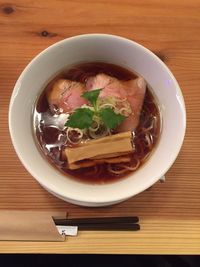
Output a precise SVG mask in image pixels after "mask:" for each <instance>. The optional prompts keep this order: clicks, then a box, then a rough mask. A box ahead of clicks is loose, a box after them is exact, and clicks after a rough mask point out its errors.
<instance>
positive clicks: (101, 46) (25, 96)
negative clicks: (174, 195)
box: [9, 34, 186, 206]
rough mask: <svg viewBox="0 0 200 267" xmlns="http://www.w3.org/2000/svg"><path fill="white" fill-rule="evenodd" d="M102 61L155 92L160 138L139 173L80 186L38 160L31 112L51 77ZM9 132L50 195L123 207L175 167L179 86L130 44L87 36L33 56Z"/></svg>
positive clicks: (182, 117)
mask: <svg viewBox="0 0 200 267" xmlns="http://www.w3.org/2000/svg"><path fill="white" fill-rule="evenodd" d="M98 60H100V61H103V62H109V63H114V64H117V65H120V66H123V67H125V68H128V69H132V70H134V71H136V72H137V73H139V74H140V75H142V76H143V77H144V78H145V79H146V80H147V82H148V83H149V84H150V85H151V87H152V88H153V91H154V93H155V94H156V96H157V98H158V101H159V103H160V108H161V113H162V120H163V126H162V133H161V137H160V140H159V144H158V145H157V148H156V149H155V151H154V153H153V154H152V156H151V157H150V158H149V159H148V161H147V162H146V163H145V164H144V166H143V167H142V168H140V169H139V170H138V171H137V172H135V173H133V174H132V175H130V176H128V177H127V178H126V179H122V180H119V181H116V182H114V183H110V184H103V185H94V184H86V183H81V182H78V181H76V180H73V179H69V178H68V177H66V176H64V175H63V174H61V173H60V172H59V171H57V170H56V168H54V167H52V166H51V165H50V164H49V162H48V161H47V160H46V159H45V158H44V157H43V156H42V155H41V153H40V152H39V151H38V148H37V146H36V144H35V141H34V137H33V118H32V112H33V107H34V104H35V101H36V98H37V97H38V95H40V93H41V90H42V88H44V85H46V84H47V81H49V80H50V79H51V78H52V77H53V76H54V75H55V73H57V72H58V71H59V70H61V69H63V67H65V66H68V65H73V64H76V63H80V62H89V61H98ZM9 128H10V134H11V138H12V142H13V145H14V148H15V150H16V153H17V155H18V157H19V158H20V160H21V162H22V163H23V165H24V166H25V168H26V169H27V170H28V171H29V173H30V174H31V175H32V176H33V177H34V178H35V179H36V180H37V181H38V182H39V183H40V184H41V185H42V186H43V187H44V188H46V189H47V190H48V191H49V192H51V193H52V194H54V195H55V196H57V197H59V198H61V199H64V200H65V201H68V202H71V203H75V204H78V205H83V206H105V205H110V204H114V203H117V202H120V201H124V200H126V199H128V198H130V197H132V196H134V195H136V194H138V193H140V192H142V191H144V190H145V189H147V188H148V187H150V186H151V185H153V184H154V183H155V182H157V181H158V180H159V178H160V177H161V176H163V175H164V174H165V173H166V172H167V170H168V169H169V168H170V166H171V165H172V163H173V162H174V161H175V159H176V157H177V155H178V153H179V151H180V148H181V145H182V142H183V139H184V134H185V128H186V112H185V106H184V100H183V96H182V93H181V90H180V88H179V85H178V83H177V81H176V80H175V78H174V76H173V75H172V73H171V72H170V70H169V69H168V68H167V67H166V65H165V64H164V63H163V62H162V61H161V60H160V59H159V58H158V57H157V56H155V55H154V54H153V53H152V52H151V51H149V50H148V49H146V48H144V47H143V46H141V45H139V44H138V43H136V42H133V41H131V40H128V39H125V38H122V37H119V36H113V35H106V34H86V35H80V36H75V37H72V38H68V39H65V40H63V41H60V42H58V43H56V44H54V45H52V46H50V47H48V48H47V49H46V50H44V51H43V52H41V53H40V54H39V55H38V56H36V57H35V58H34V59H33V60H32V61H31V62H30V63H29V64H28V66H27V67H26V68H25V70H24V71H23V72H22V74H21V75H20V77H19V79H18V81H17V83H16V85H15V88H14V91H13V94H12V97H11V101H10V109H9Z"/></svg>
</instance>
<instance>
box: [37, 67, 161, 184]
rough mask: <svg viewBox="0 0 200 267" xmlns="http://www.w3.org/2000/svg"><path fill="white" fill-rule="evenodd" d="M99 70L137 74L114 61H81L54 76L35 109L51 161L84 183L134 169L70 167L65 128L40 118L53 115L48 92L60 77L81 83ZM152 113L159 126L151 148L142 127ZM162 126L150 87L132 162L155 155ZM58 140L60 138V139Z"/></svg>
mask: <svg viewBox="0 0 200 267" xmlns="http://www.w3.org/2000/svg"><path fill="white" fill-rule="evenodd" d="M98 73H105V74H107V75H110V76H113V77H116V78H117V79H119V80H130V79H135V78H136V77H137V75H136V74H135V73H133V72H131V71H129V70H127V69H125V68H122V67H120V66H116V65H113V64H108V63H101V62H93V63H83V64H79V65H76V66H74V67H71V68H68V69H66V70H64V71H62V72H61V73H59V74H58V75H57V76H56V77H55V78H54V79H52V81H50V82H49V84H48V85H47V86H46V88H45V89H44V90H43V92H42V94H41V95H40V97H39V99H38V101H37V103H36V106H35V111H34V124H35V125H34V129H35V133H36V137H37V142H38V144H39V146H40V149H41V150H42V152H43V153H44V154H45V155H46V157H47V159H48V160H49V162H50V163H51V164H52V165H53V166H55V167H56V168H57V169H59V170H60V171H61V172H63V173H66V174H68V175H69V176H70V177H72V178H75V179H78V180H80V181H82V182H89V183H105V182H113V181H116V180H118V179H121V178H123V177H127V175H129V174H130V171H129V172H127V173H125V174H119V175H114V174H111V173H110V172H109V171H108V170H107V164H101V165H100V166H98V168H97V170H96V171H94V167H89V168H82V169H78V170H69V169H67V162H66V161H65V160H62V156H61V155H62V150H63V149H64V148H66V147H67V146H69V145H68V144H64V145H62V142H63V143H64V142H65V140H66V139H65V131H63V130H60V129H58V128H57V127H55V125H53V124H50V125H48V126H46V125H45V124H46V122H45V121H44V120H42V121H40V116H42V115H43V114H45V113H48V114H51V111H50V108H49V105H48V102H47V98H46V93H47V91H48V90H50V88H51V87H52V85H53V83H54V82H55V81H56V80H58V79H60V78H64V79H69V80H74V81H79V82H85V81H86V80H87V78H88V77H90V76H94V75H96V74H98ZM150 116H154V117H156V118H157V123H156V127H154V128H153V129H152V132H151V133H152V136H153V146H152V148H151V149H149V148H148V147H147V146H146V143H145V141H144V134H143V131H142V129H144V128H148V127H149V123H150ZM36 122H38V123H36ZM47 124H48V123H47ZM160 128H161V119H160V113H159V107H158V104H157V102H156V100H155V97H154V96H153V94H152V92H151V90H150V89H149V88H147V90H146V95H145V99H144V103H143V107H142V111H141V116H140V122H139V125H138V127H137V129H136V130H135V138H134V143H135V147H136V149H135V151H134V153H132V154H131V161H132V163H134V162H135V161H136V160H138V159H139V160H140V166H139V168H140V167H141V165H143V164H144V162H145V161H146V158H148V157H149V154H151V153H152V151H153V149H154V148H155V145H156V143H157V142H158V138H159V135H160V130H161V129H160ZM58 140H60V141H59V142H58ZM70 146H71V145H70ZM150 152H151V153H150ZM147 155H148V157H147ZM144 158H145V160H144ZM116 169H117V166H116Z"/></svg>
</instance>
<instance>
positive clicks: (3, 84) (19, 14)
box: [0, 0, 200, 254]
mask: <svg viewBox="0 0 200 267" xmlns="http://www.w3.org/2000/svg"><path fill="white" fill-rule="evenodd" d="M8 3H13V4H8ZM83 33H110V34H116V35H121V36H124V37H127V38H130V39H132V40H134V41H136V42H139V43H140V44H142V45H144V46H146V47H147V48H148V49H150V50H152V51H153V52H154V53H156V54H157V55H158V56H159V57H160V58H161V59H162V60H163V61H164V62H165V63H166V64H167V66H168V67H169V68H170V69H171V70H172V72H173V73H174V75H175V77H176V78H177V80H178V82H179V84H180V87H181V89H182V92H183V95H184V98H185V102H186V108H187V133H186V137H185V141H184V145H183V147H182V150H181V152H180V154H179V156H178V158H177V160H176V162H175V163H174V165H173V166H172V168H171V169H170V170H169V171H168V173H167V175H166V182H165V183H164V184H161V183H157V184H155V185H154V186H153V187H152V188H150V189H149V190H147V191H145V192H143V193H141V194H139V195H137V196H136V197H133V198H132V199H130V200H128V201H126V202H124V203H121V204H118V205H115V206H112V207H107V208H82V207H78V206H75V205H72V204H68V203H65V202H64V201H62V200H59V199H57V198H55V197H54V196H52V195H50V194H49V193H48V192H46V191H45V190H44V189H43V188H41V186H40V185H39V184H38V183H37V182H36V181H35V180H34V179H33V178H32V177H31V175H30V174H29V173H28V172H27V171H26V170H25V169H24V167H23V166H22V164H21V163H20V161H19V160H18V158H17V156H16V154H15V152H14V149H13V147H12V144H11V140H10V136H9V131H8V118H7V117H8V105H9V99H10V96H11V93H12V90H13V87H14V84H15V82H16V80H17V78H18V76H19V75H20V73H21V71H22V70H23V69H24V67H25V66H26V65H27V63H28V62H29V61H30V60H31V59H32V58H33V57H34V56H36V55H37V54H38V53H39V52H41V51H42V50H43V49H44V48H46V47H48V46H49V45H51V44H53V43H55V42H57V41H59V40H62V39H64V38H67V37H70V36H73V35H77V34H83ZM199 92H200V1H199V0H190V1H188V0H176V1H174V0H164V1H159V0H152V1H148V0H141V1H133V0H123V1H119V0H108V1H107V0H99V1H98V2H96V3H94V2H93V1H89V0H86V1H81V0H73V1H62V0H48V1H44V0H42V1H41V0H40V1H39V0H34V1H33V0H26V1H25V0H15V1H11V2H9V1H8V2H7V1H5V2H4V1H2V0H0V116H1V117H0V118H1V120H0V121H1V125H0V209H7V210H13V209H21V210H42V211H51V210H53V211H68V212H69V213H70V216H83V217H84V216H109V215H117V216H119V215H124V216H125V215H138V216H139V217H140V219H141V231H139V232H132V233H130V232H126V233H123V232H117V233H114V232H81V233H80V234H79V236H78V237H75V238H68V239H67V241H66V242H61V243H51V242H46V243H45V242H40V243H39V242H35V243H34V242H0V252H2V253H9V252H13V253H14V252H16V253H17V252H19V253H20V252H21V253H22V252H23V253H28V252H29V253H30V252H36V253H37V252H38V253H117V254H122V253H124V254H200V164H199V162H200V160H199V159H200V156H199V155H200V153H199V150H200V134H199V133H200V126H199V125H200V94H199Z"/></svg>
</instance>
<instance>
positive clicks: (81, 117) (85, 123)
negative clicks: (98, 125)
mask: <svg viewBox="0 0 200 267" xmlns="http://www.w3.org/2000/svg"><path fill="white" fill-rule="evenodd" d="M93 116H94V112H93V111H92V110H90V109H89V108H77V109H76V110H75V111H74V113H72V114H71V115H70V117H69V119H68V121H67V122H66V123H65V126H68V127H72V128H79V129H85V128H89V127H90V126H91V125H92V121H93Z"/></svg>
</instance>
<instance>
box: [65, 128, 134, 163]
mask: <svg viewBox="0 0 200 267" xmlns="http://www.w3.org/2000/svg"><path fill="white" fill-rule="evenodd" d="M133 151H134V146H133V145H132V133H131V132H130V131H129V132H124V133H119V134H115V135H111V136H106V137H103V138H99V139H96V140H90V141H87V142H86V143H84V144H81V145H79V146H77V147H74V148H66V149H65V154H66V156H67V160H68V164H71V163H74V162H77V161H80V160H84V159H92V158H94V157H96V156H98V158H100V156H102V158H104V157H105V155H110V157H113V154H115V155H116V153H124V152H126V153H127V154H128V153H130V152H133Z"/></svg>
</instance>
